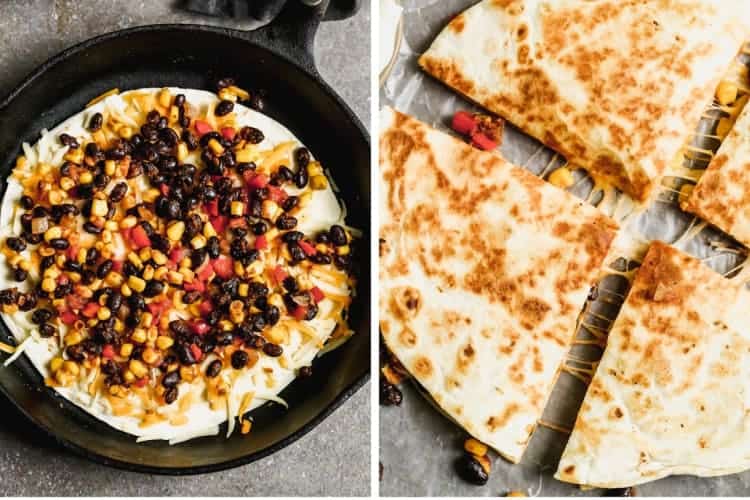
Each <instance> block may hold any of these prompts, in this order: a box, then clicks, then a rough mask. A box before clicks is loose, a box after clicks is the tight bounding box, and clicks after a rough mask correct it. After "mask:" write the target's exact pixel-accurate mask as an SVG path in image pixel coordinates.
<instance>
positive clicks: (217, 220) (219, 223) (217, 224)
mask: <svg viewBox="0 0 750 500" xmlns="http://www.w3.org/2000/svg"><path fill="white" fill-rule="evenodd" d="M209 220H210V221H211V225H212V226H213V227H214V231H216V233H217V234H221V233H223V232H224V230H225V229H226V228H227V224H228V222H229V217H227V216H226V215H219V216H218V217H209Z"/></svg>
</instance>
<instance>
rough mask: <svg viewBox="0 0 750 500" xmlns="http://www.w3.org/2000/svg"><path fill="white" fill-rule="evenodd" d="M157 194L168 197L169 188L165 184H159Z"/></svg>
mask: <svg viewBox="0 0 750 500" xmlns="http://www.w3.org/2000/svg"><path fill="white" fill-rule="evenodd" d="M159 192H160V193H161V194H163V195H164V196H168V195H169V186H168V185H167V183H166V182H165V183H164V184H161V185H160V186H159Z"/></svg>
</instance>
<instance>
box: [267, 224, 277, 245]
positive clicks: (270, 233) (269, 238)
mask: <svg viewBox="0 0 750 500" xmlns="http://www.w3.org/2000/svg"><path fill="white" fill-rule="evenodd" d="M278 235H279V230H278V229H277V228H275V227H272V228H271V229H269V230H268V231H266V241H267V242H269V243H271V242H272V241H273V240H274V239H276V237H277V236H278Z"/></svg>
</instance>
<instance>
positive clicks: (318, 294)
mask: <svg viewBox="0 0 750 500" xmlns="http://www.w3.org/2000/svg"><path fill="white" fill-rule="evenodd" d="M310 294H311V295H312V298H313V300H314V301H315V303H318V302H320V301H321V300H323V299H324V298H326V295H325V294H324V293H323V290H321V289H320V288H318V287H317V286H314V287H313V288H312V290H310Z"/></svg>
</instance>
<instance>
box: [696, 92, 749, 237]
mask: <svg viewBox="0 0 750 500" xmlns="http://www.w3.org/2000/svg"><path fill="white" fill-rule="evenodd" d="M748 192H750V107H749V106H745V108H744V109H743V111H742V113H741V114H740V116H739V118H738V119H737V123H735V125H734V128H733V129H732V130H731V131H730V132H729V135H727V137H726V139H724V142H723V143H722V144H721V147H719V150H718V151H717V152H716V156H715V157H714V159H713V160H712V161H711V163H710V164H709V166H708V168H707V169H706V171H705V172H704V173H703V175H702V176H701V178H700V179H699V180H698V184H697V185H696V187H695V189H694V190H693V192H692V193H691V194H690V196H689V197H688V198H687V199H686V200H685V201H683V202H682V209H683V210H685V211H688V212H691V213H693V214H695V215H697V216H699V217H701V218H703V219H705V220H706V221H708V222H710V223H711V224H713V225H714V226H716V227H718V228H719V229H721V230H722V231H724V232H725V233H727V234H729V235H730V236H732V237H733V238H735V239H736V240H737V241H739V242H740V243H742V244H744V245H746V246H750V200H749V199H748V196H747V195H748Z"/></svg>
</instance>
